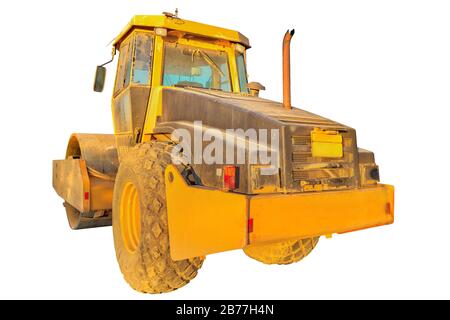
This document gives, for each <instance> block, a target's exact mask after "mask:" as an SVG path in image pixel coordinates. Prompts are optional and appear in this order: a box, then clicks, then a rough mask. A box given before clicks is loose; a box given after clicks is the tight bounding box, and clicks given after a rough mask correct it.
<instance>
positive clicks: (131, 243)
mask: <svg viewBox="0 0 450 320" xmlns="http://www.w3.org/2000/svg"><path fill="white" fill-rule="evenodd" d="M119 210H120V212H119V215H120V227H121V234H122V239H123V243H124V245H125V248H126V249H127V250H128V251H129V252H130V253H133V252H135V251H136V249H137V248H138V246H139V243H140V241H141V221H140V219H141V210H140V204H139V194H138V192H137V189H136V186H135V185H134V184H133V183H131V182H128V183H127V184H126V185H125V186H124V188H123V192H122V195H121V198H120V208H119Z"/></svg>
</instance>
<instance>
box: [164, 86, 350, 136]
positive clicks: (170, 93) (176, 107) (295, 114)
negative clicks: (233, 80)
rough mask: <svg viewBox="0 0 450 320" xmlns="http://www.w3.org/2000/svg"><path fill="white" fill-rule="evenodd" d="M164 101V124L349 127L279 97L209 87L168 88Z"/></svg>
mask: <svg viewBox="0 0 450 320" xmlns="http://www.w3.org/2000/svg"><path fill="white" fill-rule="evenodd" d="M162 105H163V112H162V114H163V116H162V117H161V119H160V123H159V126H160V127H161V126H163V127H165V124H168V123H169V122H172V121H202V123H203V124H204V125H207V126H209V127H214V128H218V129H237V128H242V129H248V128H255V129H257V128H270V127H280V126H296V125H312V126H320V127H325V128H330V127H332V128H335V129H345V128H348V127H347V126H345V125H342V124H340V123H338V122H335V121H332V120H330V119H327V118H324V117H321V116H319V115H316V114H313V113H311V112H308V111H305V110H301V109H297V108H295V107H294V108H292V109H291V110H286V109H285V108H283V105H282V104H281V103H279V102H276V101H272V100H267V99H263V98H258V97H251V96H243V95H239V94H235V93H227V92H221V91H213V90H206V89H197V88H182V89H181V88H165V89H164V91H163V99H162ZM269 123H270V125H269V127H267V125H268V124H269ZM261 125H265V127H264V126H261Z"/></svg>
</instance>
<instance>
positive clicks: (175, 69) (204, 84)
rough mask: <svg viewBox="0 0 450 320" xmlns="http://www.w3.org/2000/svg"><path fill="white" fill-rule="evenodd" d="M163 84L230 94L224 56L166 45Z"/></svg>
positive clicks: (201, 50)
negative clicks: (214, 90) (221, 91)
mask: <svg viewBox="0 0 450 320" xmlns="http://www.w3.org/2000/svg"><path fill="white" fill-rule="evenodd" d="M163 85H164V86H189V87H199V88H206V89H216V90H223V91H227V92H231V83H230V73H229V68H228V56H227V53H226V52H224V51H218V50H217V51H216V50H207V49H202V48H197V47H192V46H186V45H181V44H171V43H166V44H165V56H164V76H163Z"/></svg>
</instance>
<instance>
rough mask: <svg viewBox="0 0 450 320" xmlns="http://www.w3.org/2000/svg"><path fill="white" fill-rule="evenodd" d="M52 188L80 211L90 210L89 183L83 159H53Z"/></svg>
mask: <svg viewBox="0 0 450 320" xmlns="http://www.w3.org/2000/svg"><path fill="white" fill-rule="evenodd" d="M53 188H54V189H55V191H56V193H57V194H58V195H59V196H60V197H61V198H63V199H64V200H65V201H67V202H68V203H69V204H70V205H72V206H73V207H75V208H76V209H77V210H79V211H80V212H88V211H89V210H90V193H89V191H90V190H89V189H90V183H89V176H88V171H87V167H86V162H85V161H84V160H80V159H67V160H53ZM86 193H87V194H86Z"/></svg>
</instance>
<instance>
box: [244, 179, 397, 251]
mask: <svg viewBox="0 0 450 320" xmlns="http://www.w3.org/2000/svg"><path fill="white" fill-rule="evenodd" d="M250 218H252V219H253V232H252V233H250V234H249V239H250V244H255V243H267V242H276V241H282V240H286V239H301V238H309V237H315V236H320V235H330V234H333V233H344V232H350V231H356V230H360V229H365V228H370V227H376V226H381V225H386V224H391V223H393V222H394V187H393V186H390V185H378V186H377V187H372V188H366V189H354V190H345V191H327V192H317V193H304V194H289V195H270V196H269V195H264V196H255V197H252V198H251V200H250Z"/></svg>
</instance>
